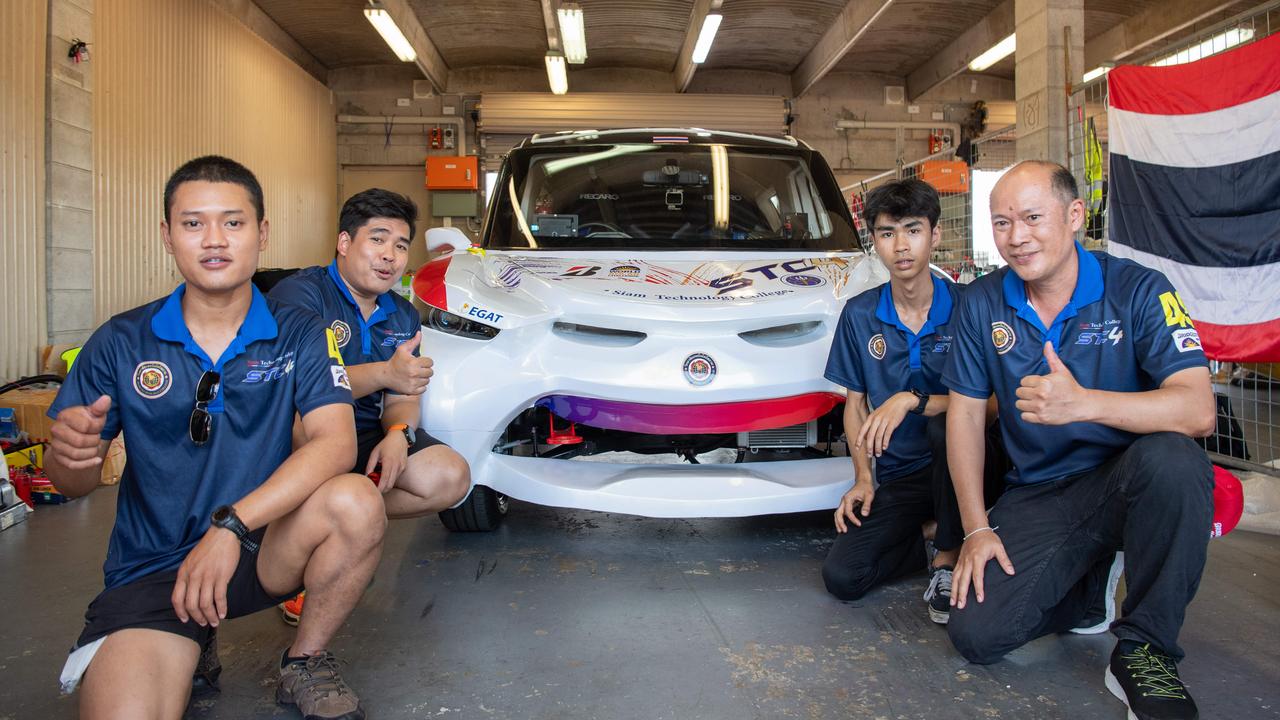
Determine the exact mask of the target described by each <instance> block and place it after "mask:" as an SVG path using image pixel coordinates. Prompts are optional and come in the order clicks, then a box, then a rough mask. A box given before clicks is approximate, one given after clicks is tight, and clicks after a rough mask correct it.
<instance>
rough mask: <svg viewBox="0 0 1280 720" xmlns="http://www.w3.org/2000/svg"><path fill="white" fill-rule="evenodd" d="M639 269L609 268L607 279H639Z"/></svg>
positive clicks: (630, 267) (627, 266)
mask: <svg viewBox="0 0 1280 720" xmlns="http://www.w3.org/2000/svg"><path fill="white" fill-rule="evenodd" d="M640 272H641V271H640V268H639V266H636V265H615V266H613V267H611V268H609V277H611V278H619V279H622V280H635V279H637V278H639V277H640Z"/></svg>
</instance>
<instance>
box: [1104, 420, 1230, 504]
mask: <svg viewBox="0 0 1280 720" xmlns="http://www.w3.org/2000/svg"><path fill="white" fill-rule="evenodd" d="M1125 455H1126V458H1125V460H1126V461H1128V462H1127V463H1126V464H1128V465H1129V468H1131V472H1132V475H1133V477H1132V478H1129V480H1130V481H1137V482H1140V483H1141V487H1140V488H1137V489H1140V490H1141V489H1145V490H1147V491H1154V492H1155V493H1157V494H1158V495H1160V496H1162V497H1166V498H1168V497H1177V496H1179V495H1185V496H1186V497H1189V498H1193V499H1204V498H1205V497H1207V495H1206V489H1207V488H1210V487H1211V484H1212V480H1213V466H1212V465H1210V464H1209V458H1208V456H1207V455H1205V452H1204V450H1203V449H1202V448H1201V447H1200V446H1199V445H1197V444H1196V443H1195V441H1194V440H1192V439H1191V438H1189V437H1187V436H1186V435H1183V434H1181V433H1173V432H1159V433H1151V434H1150V435H1143V436H1141V437H1139V438H1138V439H1137V440H1134V441H1133V444H1132V445H1130V446H1129V449H1128V450H1126V451H1125Z"/></svg>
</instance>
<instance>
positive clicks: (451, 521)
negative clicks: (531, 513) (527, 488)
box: [440, 485, 507, 532]
mask: <svg viewBox="0 0 1280 720" xmlns="http://www.w3.org/2000/svg"><path fill="white" fill-rule="evenodd" d="M506 514H507V496H506V495H501V494H499V493H497V492H495V491H494V490H492V489H490V488H488V487H485V486H484V485H477V486H475V488H473V489H472V490H471V495H470V496H468V497H467V499H466V500H465V501H464V502H463V503H462V504H461V505H459V506H458V507H456V508H449V509H448V510H442V511H441V512H440V522H441V523H444V526H445V527H446V528H448V529H449V530H452V531H453V532H489V531H491V530H496V529H497V528H498V525H500V524H502V516H503V515H506Z"/></svg>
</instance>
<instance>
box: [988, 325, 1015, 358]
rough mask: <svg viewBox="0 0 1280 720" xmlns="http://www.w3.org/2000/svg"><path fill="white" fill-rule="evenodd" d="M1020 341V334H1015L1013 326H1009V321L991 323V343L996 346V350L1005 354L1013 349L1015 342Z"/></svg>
mask: <svg viewBox="0 0 1280 720" xmlns="http://www.w3.org/2000/svg"><path fill="white" fill-rule="evenodd" d="M1017 341H1018V336H1017V335H1014V334H1013V328H1011V327H1009V323H1006V322H1000V321H996V322H993V323H991V344H992V345H995V346H996V352H997V353H999V354H1001V355H1003V354H1005V353H1007V352H1009V351H1010V350H1012V349H1013V344H1014V343H1016V342H1017Z"/></svg>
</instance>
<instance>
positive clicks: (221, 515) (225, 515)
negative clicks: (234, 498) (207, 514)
mask: <svg viewBox="0 0 1280 720" xmlns="http://www.w3.org/2000/svg"><path fill="white" fill-rule="evenodd" d="M230 519H231V508H230V507H229V506H227V505H223V506H222V507H220V508H218V509H217V510H214V511H213V521H214V522H215V523H219V524H221V523H224V522H226V521H228V520H230Z"/></svg>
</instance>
